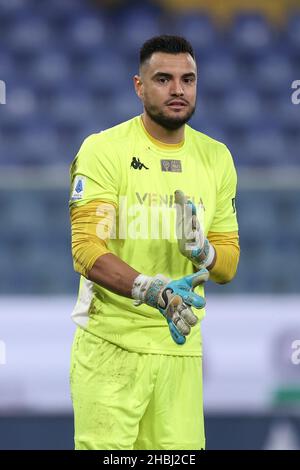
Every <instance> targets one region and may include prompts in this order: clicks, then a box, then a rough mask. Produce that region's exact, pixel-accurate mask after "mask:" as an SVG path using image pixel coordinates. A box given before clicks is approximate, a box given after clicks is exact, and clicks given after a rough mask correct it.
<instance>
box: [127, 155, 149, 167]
mask: <svg viewBox="0 0 300 470" xmlns="http://www.w3.org/2000/svg"><path fill="white" fill-rule="evenodd" d="M130 168H133V169H134V170H141V169H142V168H145V170H149V168H148V167H147V166H146V165H144V163H142V162H141V161H140V159H139V158H136V157H132V162H131V165H130Z"/></svg>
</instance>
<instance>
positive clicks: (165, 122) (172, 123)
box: [144, 103, 196, 131]
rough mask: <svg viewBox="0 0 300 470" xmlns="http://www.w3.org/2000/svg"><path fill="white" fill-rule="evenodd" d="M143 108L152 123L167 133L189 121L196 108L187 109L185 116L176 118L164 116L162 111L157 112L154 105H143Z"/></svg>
mask: <svg viewBox="0 0 300 470" xmlns="http://www.w3.org/2000/svg"><path fill="white" fill-rule="evenodd" d="M144 108H145V111H146V112H147V114H148V115H149V116H150V118H151V119H152V121H154V122H156V124H159V125H160V126H161V127H163V128H164V129H167V130H169V131H176V130H177V129H179V128H180V127H182V126H183V125H184V124H186V123H187V122H188V121H189V120H190V119H191V117H192V116H193V114H194V112H195V109H196V106H193V107H191V108H189V111H188V112H187V113H186V114H185V116H178V117H176V116H174V117H170V116H168V115H166V114H164V112H163V111H161V110H159V109H158V108H157V106H154V105H148V104H145V103H144Z"/></svg>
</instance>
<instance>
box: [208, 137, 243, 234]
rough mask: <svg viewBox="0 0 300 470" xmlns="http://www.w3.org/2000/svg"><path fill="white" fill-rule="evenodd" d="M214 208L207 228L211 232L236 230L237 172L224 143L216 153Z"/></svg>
mask: <svg viewBox="0 0 300 470" xmlns="http://www.w3.org/2000/svg"><path fill="white" fill-rule="evenodd" d="M217 158H218V160H217V162H216V171H217V175H216V179H217V195H216V210H215V215H214V218H213V221H212V224H211V226H210V228H209V230H210V231H211V232H231V231H232V232H233V231H237V230H238V222H237V213H236V204H235V200H236V190H237V174H236V170H235V166H234V162H233V158H232V156H231V153H230V152H229V150H228V148H227V147H226V146H225V145H224V146H222V150H220V151H219V153H218V154H217Z"/></svg>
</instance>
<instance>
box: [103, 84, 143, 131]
mask: <svg viewBox="0 0 300 470" xmlns="http://www.w3.org/2000/svg"><path fill="white" fill-rule="evenodd" d="M110 106H111V110H112V112H113V113H114V116H115V119H116V122H115V125H116V124H119V123H121V122H122V121H126V120H128V119H131V118H132V117H133V116H136V115H138V114H141V113H142V104H141V102H140V100H139V99H138V97H137V96H136V95H135V93H134V92H133V91H131V92H130V91H128V92H127V93H126V94H125V93H121V94H115V95H114V96H113V97H112V99H111V101H110Z"/></svg>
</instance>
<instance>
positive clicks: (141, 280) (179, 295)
mask: <svg viewBox="0 0 300 470" xmlns="http://www.w3.org/2000/svg"><path fill="white" fill-rule="evenodd" d="M208 277H209V273H208V271H207V270H206V269H202V270H201V271H199V272H197V273H194V274H190V275H189V276H185V277H182V278H181V279H178V280H174V281H172V280H170V279H168V278H166V277H165V276H163V275H162V274H157V275H156V276H155V277H149V276H145V275H143V274H140V275H139V276H138V277H137V278H136V279H135V280H134V282H133V287H132V297H133V298H134V299H135V300H136V301H135V303H134V304H135V305H141V304H142V303H145V304H147V305H150V306H151V307H154V308H157V309H158V310H159V311H160V313H161V314H162V315H163V316H164V317H165V318H166V320H167V322H168V325H169V330H170V333H171V335H172V338H173V339H174V341H175V342H176V343H177V344H184V343H185V336H187V335H188V334H189V333H190V331H191V327H192V326H195V325H196V323H197V321H198V318H197V317H196V315H195V314H194V313H193V311H192V309H191V306H193V307H196V308H198V309H200V308H203V307H204V306H205V300H204V298H203V297H201V296H200V295H197V294H195V293H194V292H193V290H194V288H195V287H196V286H199V285H200V284H202V283H203V282H205V281H207V279H208Z"/></svg>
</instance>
